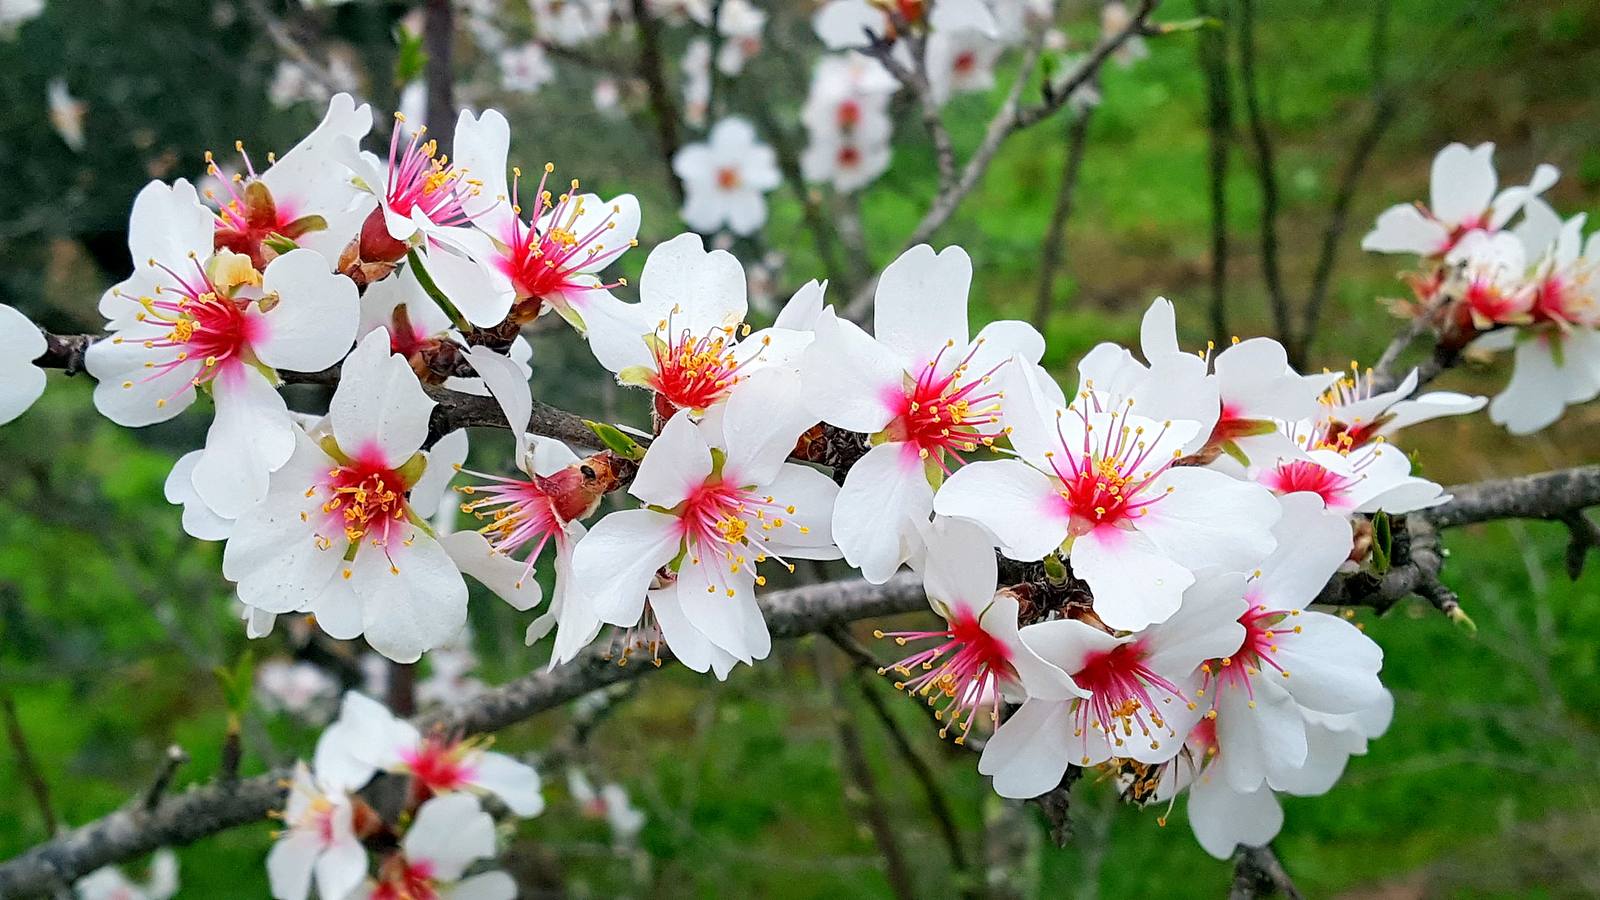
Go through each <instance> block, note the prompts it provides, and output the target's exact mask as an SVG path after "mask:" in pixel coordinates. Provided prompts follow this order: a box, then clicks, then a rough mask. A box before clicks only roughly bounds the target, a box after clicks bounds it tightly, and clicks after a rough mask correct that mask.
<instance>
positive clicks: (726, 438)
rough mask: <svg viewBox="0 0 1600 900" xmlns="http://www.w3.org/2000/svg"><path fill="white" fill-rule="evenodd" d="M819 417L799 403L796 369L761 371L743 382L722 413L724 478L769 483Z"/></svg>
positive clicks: (730, 397) (743, 483)
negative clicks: (801, 436)
mask: <svg viewBox="0 0 1600 900" xmlns="http://www.w3.org/2000/svg"><path fill="white" fill-rule="evenodd" d="M815 424H816V418H815V417H814V416H812V415H811V414H810V413H809V412H807V411H806V408H805V406H804V405H803V404H802V403H801V402H800V376H799V374H798V373H796V372H794V371H793V370H791V369H762V370H760V371H757V372H755V373H753V374H751V375H750V376H749V377H747V378H745V379H744V380H742V381H740V382H739V384H738V385H737V386H736V387H735V388H734V390H733V393H732V394H731V395H730V396H729V397H728V405H727V409H726V410H725V411H724V412H723V415H722V446H723V448H724V449H726V450H727V451H728V459H727V464H726V466H725V467H724V469H723V473H724V477H725V478H728V479H731V480H732V481H733V482H734V483H736V484H741V485H745V484H749V485H756V484H766V483H768V482H770V481H771V480H772V479H773V478H776V477H777V475H778V470H779V469H780V468H781V467H782V466H783V461H784V460H785V459H788V458H789V454H790V452H791V451H793V450H794V446H795V441H797V440H798V439H799V438H800V435H801V434H802V433H804V432H805V430H806V429H808V428H810V427H811V426H812V425H815Z"/></svg>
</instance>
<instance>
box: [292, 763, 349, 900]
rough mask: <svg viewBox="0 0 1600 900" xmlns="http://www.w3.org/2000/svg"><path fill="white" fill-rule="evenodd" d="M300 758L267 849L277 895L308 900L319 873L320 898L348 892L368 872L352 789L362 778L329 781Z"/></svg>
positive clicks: (324, 774)
mask: <svg viewBox="0 0 1600 900" xmlns="http://www.w3.org/2000/svg"><path fill="white" fill-rule="evenodd" d="M327 774H328V773H325V772H317V773H315V774H313V773H312V771H311V769H309V768H307V767H306V764H305V763H296V764H295V767H294V780H293V782H291V783H290V785H289V802H288V805H287V806H286V807H285V808H284V811H283V832H282V833H281V834H280V835H279V836H278V840H277V842H276V843H274V844H273V845H272V851H271V852H270V853H268V854H267V878H268V880H269V882H270V883H271V886H272V896H273V897H274V898H275V900H306V897H307V896H308V895H309V894H310V893H311V882H312V879H313V878H315V880H316V884H317V895H318V896H319V897H344V896H346V895H347V894H348V893H349V892H350V891H352V890H354V889H355V887H356V886H357V885H359V884H360V883H361V880H362V879H363V878H365V877H366V874H367V851H366V850H365V848H363V847H362V846H361V841H360V839H359V838H357V837H356V834H355V829H354V823H353V821H352V820H353V817H354V810H353V808H352V806H351V802H350V793H349V792H350V791H352V790H356V789H358V788H360V787H361V784H362V783H364V781H363V782H361V783H348V782H342V781H338V780H328V778H327V777H326V776H327Z"/></svg>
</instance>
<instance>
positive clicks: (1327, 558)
mask: <svg viewBox="0 0 1600 900" xmlns="http://www.w3.org/2000/svg"><path fill="white" fill-rule="evenodd" d="M1279 503H1280V504H1281V505H1282V507H1283V518H1281V519H1279V520H1278V523H1277V525H1276V526H1275V527H1274V528H1273V533H1274V536H1275V537H1276V538H1277V541H1278V549H1276V550H1274V551H1273V553H1272V555H1271V556H1270V557H1268V558H1267V559H1266V561H1264V562H1262V563H1261V566H1260V570H1261V575H1260V577H1259V578H1257V579H1256V580H1255V581H1254V582H1253V583H1252V584H1251V585H1250V589H1249V596H1250V599H1251V602H1252V603H1263V604H1266V605H1267V607H1268V608H1270V609H1305V608H1306V607H1307V606H1309V605H1310V604H1311V601H1312V600H1314V599H1315V598H1316V596H1317V594H1319V593H1321V592H1322V589H1323V587H1325V586H1326V585H1327V583H1328V579H1330V578H1332V577H1333V574H1334V573H1335V572H1337V571H1338V570H1339V566H1340V565H1342V564H1343V563H1344V561H1345V559H1347V558H1348V557H1349V556H1350V548H1351V543H1352V540H1353V538H1352V535H1351V533H1350V523H1349V521H1348V520H1347V519H1345V517H1344V516H1341V515H1339V514H1337V513H1333V512H1329V511H1327V510H1326V509H1324V508H1323V505H1322V503H1321V501H1320V500H1319V499H1318V498H1317V496H1316V495H1315V494H1311V493H1305V492H1302V493H1295V494H1289V495H1288V496H1286V497H1282V498H1280V499H1279Z"/></svg>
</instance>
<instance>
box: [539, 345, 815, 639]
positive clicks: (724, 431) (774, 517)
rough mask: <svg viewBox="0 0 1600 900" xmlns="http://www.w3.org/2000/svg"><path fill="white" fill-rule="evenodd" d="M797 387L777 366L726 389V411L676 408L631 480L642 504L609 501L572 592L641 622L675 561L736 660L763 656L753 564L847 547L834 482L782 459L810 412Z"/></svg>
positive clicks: (680, 593)
mask: <svg viewBox="0 0 1600 900" xmlns="http://www.w3.org/2000/svg"><path fill="white" fill-rule="evenodd" d="M797 393H798V377H797V376H796V375H795V374H794V373H793V372H791V371H788V370H785V369H769V370H767V371H765V372H761V373H759V374H757V375H755V376H752V377H751V379H750V381H749V383H748V384H747V385H745V386H744V388H743V389H742V390H740V391H738V392H736V393H735V394H734V395H733V397H732V398H731V399H729V401H728V404H727V406H726V408H724V409H723V411H722V414H721V416H720V417H718V418H719V419H720V421H715V420H708V421H706V422H704V423H701V424H699V425H696V424H695V422H694V420H693V419H692V418H691V417H690V414H689V413H688V412H680V413H678V414H677V415H675V416H673V417H672V419H671V420H670V421H669V422H667V424H666V427H665V428H663V429H662V430H661V434H660V436H659V437H657V438H656V440H655V441H654V442H653V443H651V445H650V448H649V450H648V451H647V452H646V453H645V457H644V461H643V462H641V463H640V465H639V472H638V475H636V476H635V477H634V479H633V483H632V484H631V485H630V486H629V487H628V493H630V494H632V495H633V496H634V497H636V498H638V499H639V500H641V501H643V502H644V504H646V505H645V508H643V509H631V510H624V511H622V512H614V513H611V514H610V515H608V516H606V517H605V518H603V519H601V520H600V521H599V522H598V523H596V524H595V526H594V528H592V529H590V531H589V533H588V534H587V535H585V536H584V538H583V540H582V541H580V542H579V543H578V548H577V550H576V551H575V552H574V554H573V560H572V578H573V580H574V586H573V588H572V590H573V592H574V596H575V598H576V599H578V600H580V601H581V603H583V604H585V605H587V607H588V608H589V609H590V610H592V614H593V615H594V616H596V617H598V618H599V619H601V620H602V621H605V622H609V623H611V624H613V625H616V626H618V627H620V628H633V627H635V626H638V625H639V624H640V622H641V620H642V618H643V617H644V616H645V613H646V610H645V601H646V596H645V594H646V591H647V590H648V589H649V588H650V585H651V582H652V581H653V580H654V579H655V578H656V575H657V572H658V570H660V569H662V567H667V568H668V570H669V571H670V572H671V573H673V575H674V576H675V578H676V583H675V584H676V596H677V599H678V601H679V602H680V603H681V604H682V607H683V613H684V616H685V618H687V620H688V621H689V622H690V623H692V624H693V625H694V626H695V627H696V628H697V629H699V630H700V632H702V633H703V634H704V635H705V636H706V637H707V638H708V639H709V640H710V641H711V642H712V643H714V644H716V645H717V646H718V647H721V648H722V649H723V650H726V651H727V652H728V653H730V654H732V655H733V656H735V657H737V658H738V659H739V660H740V661H743V662H750V661H751V660H754V659H763V658H765V657H766V655H767V652H768V651H769V650H770V649H771V646H772V638H771V636H770V634H769V633H768V632H767V627H766V622H765V620H764V619H763V618H762V615H761V610H760V609H759V608H758V607H757V606H756V602H755V599H756V598H755V588H756V586H757V585H760V584H764V583H765V582H766V577H765V576H763V575H761V574H759V572H758V571H757V567H758V566H759V565H760V564H761V563H764V562H767V561H769V560H771V561H772V562H775V563H777V564H779V565H783V566H785V567H788V568H790V569H792V568H793V564H792V563H790V562H788V560H790V559H837V558H838V556H839V551H838V549H837V548H836V547H834V545H833V539H832V536H831V529H830V527H829V520H830V519H831V518H832V515H833V503H834V497H835V495H836V494H837V492H838V488H837V487H836V486H835V485H834V483H833V481H832V479H830V478H828V477H827V476H826V475H823V474H822V473H821V472H818V471H817V470H815V469H811V468H809V467H806V466H802V465H797V464H794V463H789V462H785V460H786V459H787V458H788V456H789V452H790V451H791V450H792V449H793V448H794V445H795V441H796V439H798V438H799V436H800V434H801V433H802V432H804V431H805V430H806V429H807V428H808V427H810V426H811V425H812V424H813V422H812V420H811V419H810V417H809V416H807V415H805V413H804V411H803V410H801V409H800V404H799V403H798V402H796V400H797V397H796V395H797ZM572 605H573V604H572V602H571V601H569V606H572ZM575 612H576V613H577V614H580V615H581V614H582V610H581V609H579V610H576V611H575ZM563 625H565V623H563Z"/></svg>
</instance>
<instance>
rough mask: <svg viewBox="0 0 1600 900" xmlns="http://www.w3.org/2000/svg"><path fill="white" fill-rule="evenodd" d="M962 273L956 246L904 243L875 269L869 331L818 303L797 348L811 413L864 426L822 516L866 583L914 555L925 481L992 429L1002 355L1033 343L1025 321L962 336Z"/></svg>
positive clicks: (989, 436) (967, 265) (1006, 359)
mask: <svg viewBox="0 0 1600 900" xmlns="http://www.w3.org/2000/svg"><path fill="white" fill-rule="evenodd" d="M971 282H972V260H971V259H970V258H969V257H968V256H967V254H966V251H964V250H962V249H961V248H960V247H948V248H946V249H945V250H943V251H942V252H940V253H937V254H936V253H934V251H933V248H931V247H929V246H927V245H925V244H924V245H919V246H917V247H913V248H912V249H910V250H908V251H906V252H905V253H904V254H902V255H901V256H900V258H899V259H897V260H895V261H894V262H893V263H891V264H890V265H889V267H888V268H887V269H885V270H884V272H883V276H882V277H881V278H880V279H879V280H878V288H877V297H876V304H875V306H874V308H873V316H874V323H875V328H874V332H873V335H872V336H869V335H868V334H867V333H866V332H864V331H862V330H861V328H860V327H859V326H857V325H856V324H855V323H853V322H849V321H846V320H843V319H840V318H838V317H837V316H836V315H835V314H834V313H833V312H832V311H831V310H824V311H823V313H822V315H821V316H820V317H819V318H818V320H817V323H816V338H815V340H814V341H813V342H812V344H811V346H810V347H808V348H807V349H806V352H805V354H804V356H803V357H802V358H801V374H802V381H803V387H804V395H805V400H804V402H805V403H806V404H807V407H808V408H809V409H810V411H811V412H812V414H813V415H815V416H816V417H817V418H819V419H821V420H822V421H824V422H827V423H829V424H832V425H836V426H838V427H840V428H844V429H848V430H850V431H856V432H862V433H865V434H871V435H873V436H874V437H873V438H872V441H873V444H874V446H873V447H872V449H871V450H869V451H867V454H866V455H865V456H863V457H862V458H861V459H860V460H859V461H858V462H857V463H856V464H855V465H854V466H852V467H851V469H850V473H849V474H848V475H847V476H846V477H845V482H844V486H843V489H842V490H841V491H840V493H839V503H838V505H837V507H836V508H835V510H834V519H833V531H834V537H835V539H836V540H837V541H838V542H839V549H840V550H842V551H843V552H844V557H845V559H846V560H848V561H849V562H850V564H851V565H853V566H856V567H857V568H860V569H861V572H862V575H863V576H864V577H865V578H866V579H867V580H868V581H870V582H872V583H874V584H881V583H883V582H884V581H887V580H888V579H889V576H891V575H893V574H894V572H895V569H897V568H899V566H900V564H901V563H902V562H905V561H906V560H908V559H911V558H913V557H915V556H916V555H917V551H918V549H919V548H920V547H921V537H920V532H919V528H920V526H921V525H922V524H924V523H926V522H927V520H928V516H929V514H930V513H932V512H933V489H934V484H935V482H936V481H937V480H938V479H940V478H942V477H943V476H944V474H946V473H948V472H949V471H951V469H952V468H954V467H955V466H959V465H961V463H962V462H963V461H964V457H963V455H962V454H965V453H968V452H971V451H975V450H977V449H978V448H979V447H985V446H990V445H992V444H993V442H994V440H995V439H996V438H998V437H1000V436H1001V435H1002V433H1003V431H1002V428H1001V426H1000V421H1001V419H1000V413H1001V409H1000V406H1001V396H1002V390H1001V388H1002V384H1003V383H1004V382H1005V381H1006V380H1007V378H1008V377H1009V376H1010V374H1011V373H1009V372H1008V371H1007V370H1008V369H1012V368H1015V367H1016V366H1017V365H1019V363H1017V362H1015V361H1014V359H1013V357H1017V358H1020V359H1021V361H1022V362H1021V363H1020V364H1033V363H1037V362H1038V360H1039V357H1040V356H1042V355H1043V353H1044V339H1043V338H1042V337H1040V336H1039V333H1038V332H1037V331H1035V330H1034V329H1033V327H1032V326H1030V325H1028V324H1027V323H1025V322H1017V321H1000V322H991V323H990V324H988V325H986V326H984V328H983V330H982V331H980V332H979V333H978V335H977V337H975V338H970V340H969V336H970V332H969V331H968V326H967V289H968V287H969V286H970V284H971ZM1058 543H1059V542H1058Z"/></svg>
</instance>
